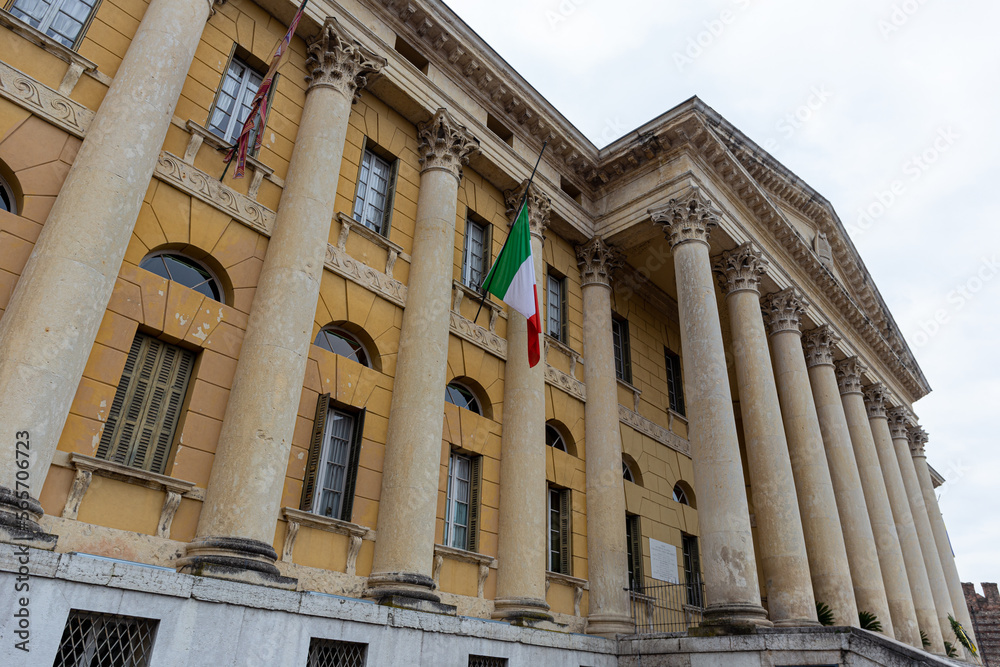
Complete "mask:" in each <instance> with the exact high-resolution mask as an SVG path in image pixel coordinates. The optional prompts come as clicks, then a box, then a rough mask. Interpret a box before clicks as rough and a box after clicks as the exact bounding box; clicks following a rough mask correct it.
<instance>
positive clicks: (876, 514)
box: [836, 357, 921, 648]
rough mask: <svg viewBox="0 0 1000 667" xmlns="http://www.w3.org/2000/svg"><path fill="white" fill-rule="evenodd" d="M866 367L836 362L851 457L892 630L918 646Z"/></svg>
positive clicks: (854, 359) (855, 362)
mask: <svg viewBox="0 0 1000 667" xmlns="http://www.w3.org/2000/svg"><path fill="white" fill-rule="evenodd" d="M867 370H868V369H867V368H865V366H864V365H863V364H862V363H861V360H860V359H858V358H857V357H851V358H849V359H844V360H843V361H839V362H837V364H836V373H837V382H838V384H839V386H840V395H841V400H842V401H843V404H844V414H845V416H846V417H847V426H848V429H849V431H850V433H851V443H852V445H853V446H854V458H855V459H856V460H857V462H858V472H859V473H860V475H861V485H862V488H863V489H864V494H865V504H866V505H867V506H868V517H869V519H870V520H871V524H872V532H873V533H874V535H875V548H876V550H877V551H878V560H879V565H880V566H881V568H882V583H883V585H884V586H885V595H886V599H887V601H888V602H889V613H890V614H892V627H893V630H894V634H895V637H896V639H898V640H899V641H901V642H905V643H907V644H909V645H911V646H915V647H917V648H919V647H920V646H921V642H920V629H919V627H918V625H917V613H916V611H915V610H914V608H913V597H912V595H911V593H910V582H909V581H908V580H907V578H906V565H905V563H904V561H903V551H902V549H901V548H900V546H899V535H898V534H897V533H896V522H895V520H894V519H893V516H892V507H890V505H889V494H888V492H887V491H886V488H885V478H884V477H883V476H882V466H881V465H880V464H879V458H878V453H877V452H876V451H875V440H874V437H873V435H872V427H871V424H869V423H868V411H867V409H866V408H865V400H864V396H863V395H862V391H861V382H862V379H861V378H862V375H863V374H864V373H866V372H867Z"/></svg>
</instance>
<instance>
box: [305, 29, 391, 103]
mask: <svg viewBox="0 0 1000 667" xmlns="http://www.w3.org/2000/svg"><path fill="white" fill-rule="evenodd" d="M307 51H308V54H309V57H308V59H307V60H306V69H307V70H309V75H308V76H307V77H306V81H308V82H309V88H310V89H311V88H316V87H327V88H335V89H336V90H339V91H340V92H341V93H343V94H344V95H345V96H346V97H348V98H350V99H351V100H352V101H354V102H356V101H357V100H358V98H359V97H361V90H362V89H363V88H364V87H365V85H366V84H367V83H368V76H369V75H371V74H378V73H379V72H380V71H381V70H382V68H383V67H385V64H386V59H385V58H383V57H381V56H379V55H377V54H376V53H375V52H374V51H371V50H370V49H368V48H366V47H364V46H362V45H361V43H360V42H358V41H357V40H354V39H351V37H350V36H349V35H348V34H347V32H345V31H344V28H343V26H341V25H340V23H339V22H338V21H337V19H335V18H333V17H332V16H328V17H327V18H326V22H324V23H323V27H322V28H320V31H319V34H318V35H316V36H315V37H313V39H312V40H310V41H309V47H308V49H307Z"/></svg>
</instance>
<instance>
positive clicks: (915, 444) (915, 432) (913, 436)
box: [907, 426, 928, 457]
mask: <svg viewBox="0 0 1000 667" xmlns="http://www.w3.org/2000/svg"><path fill="white" fill-rule="evenodd" d="M907 435H908V436H909V438H910V454H912V455H913V456H915V457H917V456H923V457H926V456H927V450H926V449H925V447H926V445H927V440H928V437H927V431H925V430H924V429H922V428H920V427H919V426H911V427H910V430H909V432H908V433H907Z"/></svg>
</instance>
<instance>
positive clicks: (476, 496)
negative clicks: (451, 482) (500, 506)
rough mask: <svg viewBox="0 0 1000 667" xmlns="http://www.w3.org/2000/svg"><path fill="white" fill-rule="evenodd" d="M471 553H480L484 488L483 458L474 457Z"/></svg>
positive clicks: (470, 481)
mask: <svg viewBox="0 0 1000 667" xmlns="http://www.w3.org/2000/svg"><path fill="white" fill-rule="evenodd" d="M469 478H470V479H469V547H468V548H469V551H479V504H480V498H481V497H482V492H481V489H482V486H483V457H482V456H473V457H472V465H471V471H470V473H469Z"/></svg>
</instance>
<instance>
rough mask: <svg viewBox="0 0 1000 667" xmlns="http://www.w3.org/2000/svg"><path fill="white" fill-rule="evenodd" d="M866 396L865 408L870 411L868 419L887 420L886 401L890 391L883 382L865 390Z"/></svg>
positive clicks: (871, 385)
mask: <svg viewBox="0 0 1000 667" xmlns="http://www.w3.org/2000/svg"><path fill="white" fill-rule="evenodd" d="M864 394H865V407H866V408H867V409H868V418H869V419H878V418H882V419H885V418H886V417H887V415H886V412H885V399H886V395H887V394H888V390H887V389H886V388H885V385H884V384H882V383H881V382H876V383H875V384H870V385H868V386H867V387H865V388H864Z"/></svg>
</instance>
